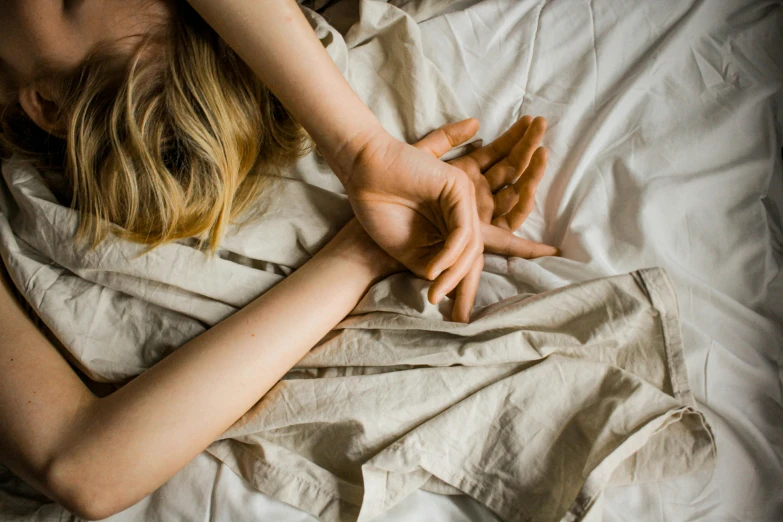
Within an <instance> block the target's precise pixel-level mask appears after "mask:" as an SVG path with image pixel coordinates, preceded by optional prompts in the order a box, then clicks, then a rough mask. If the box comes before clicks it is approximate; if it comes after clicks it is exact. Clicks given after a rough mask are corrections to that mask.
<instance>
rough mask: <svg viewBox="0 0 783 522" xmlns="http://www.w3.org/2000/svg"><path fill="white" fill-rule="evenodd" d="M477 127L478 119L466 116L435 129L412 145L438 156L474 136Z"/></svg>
mask: <svg viewBox="0 0 783 522" xmlns="http://www.w3.org/2000/svg"><path fill="white" fill-rule="evenodd" d="M478 129H479V121H478V120H477V119H476V118H468V119H467V120H462V121H458V122H456V123H449V124H446V125H443V126H442V127H440V128H438V129H435V130H434V131H432V132H430V133H429V134H427V135H426V136H425V137H423V138H422V139H420V140H419V141H418V142H416V143H415V144H414V145H413V146H414V147H416V148H417V149H419V150H423V151H424V152H427V153H429V154H432V155H433V156H435V157H436V158H440V157H441V156H443V155H444V154H446V153H447V152H448V151H450V150H451V149H453V148H454V147H457V146H459V145H462V144H463V143H465V142H466V141H468V140H469V139H470V138H472V137H473V136H475V135H476V132H478Z"/></svg>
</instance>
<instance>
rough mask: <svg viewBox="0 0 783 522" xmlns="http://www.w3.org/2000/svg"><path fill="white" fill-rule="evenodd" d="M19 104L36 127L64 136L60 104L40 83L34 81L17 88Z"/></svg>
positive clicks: (59, 136) (54, 134)
mask: <svg viewBox="0 0 783 522" xmlns="http://www.w3.org/2000/svg"><path fill="white" fill-rule="evenodd" d="M19 104H20V105H21V106H22V109H24V112H26V113H27V116H28V117H29V118H30V119H31V120H33V123H35V124H36V125H37V126H38V127H40V128H41V129H43V130H44V131H46V132H48V133H49V134H51V135H53V136H57V137H58V138H65V135H66V130H65V125H64V124H63V122H62V117H61V116H62V114H61V112H60V109H61V107H60V105H59V104H58V103H57V102H56V101H55V100H54V96H53V95H52V93H51V91H50V90H49V89H47V88H46V86H45V85H43V84H41V83H34V84H31V85H28V86H26V87H22V88H21V89H20V90H19Z"/></svg>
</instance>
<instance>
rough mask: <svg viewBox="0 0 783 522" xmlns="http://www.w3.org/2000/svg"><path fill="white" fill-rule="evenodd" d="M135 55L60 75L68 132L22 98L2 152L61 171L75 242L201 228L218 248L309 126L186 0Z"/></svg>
mask: <svg viewBox="0 0 783 522" xmlns="http://www.w3.org/2000/svg"><path fill="white" fill-rule="evenodd" d="M176 9H177V12H176V13H175V14H174V16H173V17H172V20H171V23H170V24H168V25H166V27H165V30H163V31H161V34H157V35H153V36H150V37H148V38H146V39H145V40H144V42H142V43H140V44H139V45H138V48H137V49H136V51H135V52H134V53H133V54H132V56H131V58H130V59H129V60H128V59H127V58H121V57H120V56H119V54H118V53H116V52H112V51H111V50H104V51H103V52H101V53H98V54H96V55H94V56H92V57H90V58H89V59H88V60H87V61H86V62H85V63H84V64H83V65H82V66H81V67H80V68H79V70H78V71H75V72H71V73H69V74H62V73H58V74H55V75H54V76H57V77H59V79H60V81H59V85H60V88H59V92H60V95H59V98H60V100H61V101H60V103H59V105H60V107H61V111H60V115H59V120H60V123H61V128H62V129H63V136H62V137H57V136H52V135H48V134H47V133H44V132H43V131H41V130H40V129H38V128H37V127H35V125H34V124H33V123H32V122H31V121H30V120H29V119H28V118H27V117H26V115H25V113H24V111H23V110H22V109H21V106H19V104H18V103H14V104H12V105H10V106H8V107H6V108H5V109H4V110H3V116H2V129H3V131H2V133H0V140H2V142H3V149H4V152H5V153H15V154H17V155H19V156H22V157H24V158H28V159H30V160H32V161H34V162H35V164H36V165H37V166H38V167H39V168H42V169H59V170H61V171H63V172H64V175H65V178H66V179H67V182H68V185H69V188H70V189H71V190H70V194H69V195H68V199H70V204H71V206H72V207H73V208H75V209H77V210H78V213H79V227H78V232H77V240H83V241H85V242H87V243H89V244H90V246H92V247H94V246H96V245H97V244H99V243H100V242H101V241H102V240H104V239H105V238H106V236H107V235H108V234H109V232H110V231H111V232H114V233H115V234H116V235H118V236H119V237H122V238H124V239H128V240H131V241H134V242H139V243H143V244H146V245H149V247H150V248H154V247H156V246H158V245H161V244H163V243H166V242H169V241H173V240H177V239H183V238H191V237H195V238H198V239H199V241H200V244H201V245H202V246H208V247H209V248H210V249H213V250H214V249H215V248H217V246H218V244H219V243H220V240H221V238H222V236H223V235H224V234H225V231H226V228H227V226H228V225H229V223H230V222H232V221H235V220H236V219H237V218H238V217H239V216H240V215H242V214H243V213H245V212H246V211H247V210H248V209H249V207H250V206H251V204H252V203H253V201H255V200H256V199H257V198H258V196H259V194H260V193H261V191H262V189H263V185H264V183H263V181H264V175H263V174H264V173H267V172H269V171H270V170H274V169H276V168H277V167H279V166H281V165H283V164H284V163H286V162H288V161H290V160H292V159H293V158H295V157H297V156H299V155H301V154H302V153H303V152H304V151H305V150H306V147H307V140H306V137H305V135H304V132H303V131H302V129H301V128H300V127H299V126H298V125H297V124H296V122H295V121H294V120H293V119H292V117H291V116H290V114H289V113H288V112H287V111H286V110H285V108H284V107H283V106H282V104H281V103H280V102H279V101H278V100H277V99H276V98H275V97H274V96H273V95H272V94H271V92H270V91H269V90H268V89H267V88H266V87H265V86H264V85H263V84H262V83H261V81H260V80H259V79H258V78H257V77H256V76H255V74H254V73H253V72H252V70H250V68H249V67H248V66H247V65H246V64H245V63H244V62H243V61H242V60H241V59H240V58H239V57H238V56H237V55H236V54H235V53H234V52H233V51H232V50H231V49H230V48H229V47H228V46H227V45H226V44H225V42H223V40H222V39H221V38H220V37H219V36H218V35H217V34H216V33H215V32H214V31H213V30H212V29H211V28H210V27H209V26H208V25H207V24H206V23H205V22H204V21H203V20H202V19H201V18H200V17H199V16H198V14H196V13H195V11H194V10H193V9H192V8H190V7H189V6H188V5H187V4H186V3H185V2H179V3H178V4H177V8H176Z"/></svg>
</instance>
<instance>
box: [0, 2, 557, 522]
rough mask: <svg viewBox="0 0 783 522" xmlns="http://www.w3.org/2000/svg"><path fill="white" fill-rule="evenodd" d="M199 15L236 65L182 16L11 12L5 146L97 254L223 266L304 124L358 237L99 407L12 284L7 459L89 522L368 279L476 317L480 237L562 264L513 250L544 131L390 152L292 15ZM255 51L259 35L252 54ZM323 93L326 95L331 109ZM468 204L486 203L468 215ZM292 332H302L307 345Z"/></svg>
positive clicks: (245, 404) (212, 423) (325, 327)
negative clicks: (191, 244)
mask: <svg viewBox="0 0 783 522" xmlns="http://www.w3.org/2000/svg"><path fill="white" fill-rule="evenodd" d="M203 4H204V5H199V4H195V6H196V7H197V8H198V9H203V14H204V15H205V16H207V18H208V19H209V20H210V22H211V23H213V24H214V25H215V27H216V28H217V29H218V30H219V31H220V32H221V33H222V34H231V35H232V40H231V41H229V44H231V45H232V46H234V47H235V48H236V49H237V50H238V51H239V53H240V55H242V56H244V57H246V58H248V60H247V62H246V63H245V62H243V61H242V60H240V59H239V58H238V57H237V56H236V55H235V54H234V53H233V52H232V51H231V50H230V49H229V48H228V47H227V46H226V45H225V44H224V43H223V42H222V41H221V40H220V39H219V38H218V37H217V36H216V35H215V34H214V32H212V31H211V30H210V28H209V27H208V26H207V25H205V24H204V23H203V21H202V20H201V19H200V18H199V17H198V16H196V15H195V14H194V13H193V12H192V11H191V10H190V9H189V8H188V7H187V5H182V4H175V3H166V2H150V1H146V2H123V3H120V2H98V1H95V2H92V1H90V0H82V1H81V2H66V3H64V4H59V3H56V2H51V1H41V2H37V1H36V2H30V1H25V2H21V1H20V2H6V3H4V4H3V5H2V7H1V8H0V9H1V10H2V11H3V12H0V15H2V16H0V20H2V22H0V24H2V25H3V27H0V34H3V35H4V36H3V37H2V38H0V57H1V58H2V60H3V78H4V83H5V84H6V87H7V89H6V90H7V93H6V94H5V99H4V100H5V103H6V104H7V108H6V110H5V111H4V134H5V136H4V141H5V143H6V146H7V148H8V149H10V150H12V151H15V152H17V153H20V154H25V155H27V156H28V157H30V158H31V159H32V160H35V161H37V162H38V163H39V165H40V166H48V167H53V168H55V169H56V168H57V167H58V166H59V168H60V169H61V170H64V172H65V176H66V180H67V182H68V183H67V187H66V188H67V190H65V191H64V193H63V194H62V197H63V198H65V199H68V200H70V201H71V203H72V204H73V205H74V206H75V207H76V208H77V209H78V210H79V211H80V213H81V228H80V232H81V237H82V238H84V239H88V240H91V242H92V243H93V244H94V243H96V242H99V241H100V240H102V239H103V238H104V237H105V236H106V235H107V233H108V232H109V229H108V226H107V225H106V222H111V223H114V224H115V225H117V226H114V227H113V228H112V230H111V231H112V232H113V233H115V234H117V235H119V236H122V237H125V238H128V239H131V240H136V241H140V242H144V243H147V244H149V245H150V247H154V246H156V245H159V244H162V243H164V242H167V241H171V240H174V239H179V238H185V237H194V236H195V237H198V238H200V239H201V240H202V242H203V244H204V245H208V246H210V247H211V248H215V247H217V245H218V243H219V241H220V238H221V237H222V235H223V233H224V231H225V228H226V226H227V224H228V223H229V221H230V220H232V219H236V218H238V217H240V214H241V213H242V212H243V211H245V210H247V209H249V208H250V206H251V203H252V202H253V200H254V199H255V198H256V197H258V196H259V193H260V192H261V188H262V186H263V183H262V181H263V178H262V177H261V176H260V174H261V171H262V170H264V169H265V168H274V167H275V166H277V165H281V164H283V163H284V162H285V161H286V160H288V159H290V158H292V157H294V156H296V154H297V153H298V152H299V151H300V150H301V149H300V148H301V143H302V137H301V134H300V132H299V131H298V127H297V124H295V123H294V121H297V122H298V123H299V124H301V125H302V126H303V127H304V129H305V130H306V131H307V132H308V133H309V134H310V135H311V136H312V138H313V140H314V142H315V143H316V145H318V147H319V148H320V149H321V151H322V153H323V154H324V156H325V157H326V158H327V160H328V161H329V162H330V164H331V165H332V167H333V168H334V170H335V172H336V173H337V175H338V176H339V177H340V179H341V180H342V181H343V182H344V183H345V185H346V190H347V192H348V193H349V195H350V197H351V201H352V204H353V206H354V209H355V210H356V213H357V217H359V220H360V221H361V223H362V225H363V226H364V227H365V228H366V229H367V230H368V231H369V235H368V233H366V232H365V231H364V229H363V228H362V226H360V225H359V223H358V222H356V221H353V222H351V223H349V224H348V225H347V226H346V227H345V228H344V229H343V231H342V232H340V234H338V235H337V236H336V237H335V238H334V239H333V240H332V241H331V242H330V243H329V244H328V245H327V246H326V247H325V248H324V249H323V250H322V251H321V252H319V253H318V254H317V255H316V256H315V257H314V258H313V259H312V260H311V261H310V262H308V263H307V264H306V265H304V266H303V267H302V268H301V269H299V270H298V271H296V272H295V273H294V274H293V275H292V276H290V277H289V278H287V279H286V280H285V281H284V282H283V283H281V284H279V285H278V286H277V287H275V288H274V289H273V290H271V291H269V292H267V293H266V294H264V295H263V296H262V297H260V298H258V299H257V300H256V301H254V302H253V303H251V304H250V305H249V306H247V307H246V308H244V309H243V310H242V311H240V312H239V313H237V314H235V315H234V316H232V317H230V318H229V319H227V320H225V321H224V322H222V323H220V324H219V325H218V326H216V327H214V328H213V329H211V330H209V331H207V332H206V333H204V334H203V335H201V336H199V337H197V338H196V339H194V340H192V341H191V342H189V343H187V344H186V345H185V346H183V347H182V348H180V349H179V350H178V351H177V352H175V353H174V354H173V355H172V356H170V357H167V358H166V359H165V360H163V361H162V362H161V363H159V364H157V365H156V366H155V367H154V368H153V369H151V370H150V371H148V372H145V373H144V374H143V375H141V376H140V377H138V378H136V379H135V380H133V381H132V382H131V383H129V384H128V385H126V386H125V387H123V388H122V389H120V390H119V391H117V392H115V393H113V394H111V395H109V396H107V397H103V398H98V397H96V396H95V395H93V394H92V393H91V392H90V391H89V390H88V388H86V387H85V385H84V384H82V382H81V381H80V380H79V379H78V377H77V376H76V374H75V373H74V372H73V371H72V370H71V369H70V368H69V366H68V365H67V363H66V362H65V360H64V359H63V358H62V357H61V356H60V355H59V354H58V353H57V351H56V350H55V349H54V348H53V347H52V346H51V344H49V343H48V342H47V341H46V340H45V338H44V337H43V336H42V335H41V334H40V333H39V332H38V331H36V330H35V328H34V327H33V326H32V324H31V323H30V321H29V319H27V318H26V317H25V316H24V314H23V313H22V311H21V309H20V307H19V305H18V304H17V303H16V302H15V301H14V300H13V298H12V295H11V291H10V286H9V285H8V283H7V282H4V283H3V286H2V289H1V290H0V332H2V334H0V335H1V336H0V351H2V357H0V423H2V425H3V426H4V427H5V429H4V430H3V431H2V433H0V459H1V460H2V462H3V463H4V464H5V465H7V466H8V467H9V468H10V469H12V470H13V471H15V472H16V473H17V474H19V475H20V476H21V477H22V478H24V479H25V480H26V481H28V482H29V483H30V484H32V485H34V486H35V487H37V488H39V489H40V490H41V491H42V492H44V493H46V494H47V495H48V496H50V497H51V498H53V499H54V500H56V501H58V502H60V503H62V504H63V505H65V506H66V507H67V508H68V509H70V510H71V511H73V512H75V513H76V514H79V515H81V516H83V517H85V518H104V517H106V516H108V515H110V514H112V513H115V512H117V511H119V510H122V509H124V508H126V507H127V506H129V505H131V504H133V503H134V502H136V501H138V500H139V499H140V498H142V497H143V496H145V495H147V494H148V493H150V492H151V491H153V490H154V489H156V488H157V487H158V486H160V485H161V484H162V483H163V482H165V481H166V480H167V479H168V478H169V477H170V476H171V475H173V474H174V473H175V472H176V471H177V470H178V469H180V468H181V467H182V466H184V465H185V463H187V462H188V461H189V460H190V459H191V458H192V457H193V456H194V455H196V454H197V453H198V452H199V451H201V450H203V449H204V448H205V447H206V446H207V445H208V444H209V443H210V442H212V441H213V440H214V439H215V438H216V437H217V436H218V435H219V434H220V433H222V432H223V431H225V430H226V429H227V428H228V426H230V425H231V424H232V423H233V422H234V421H235V420H236V419H238V418H239V417H240V416H241V415H242V414H243V413H244V412H245V411H247V410H248V409H249V408H250V407H251V406H252V405H253V404H254V403H255V402H257V401H258V400H259V398H260V397H261V396H263V395H264V394H265V393H266V392H267V391H268V390H269V389H270V388H271V387H272V386H273V385H274V384H275V383H276V382H277V380H278V379H280V377H282V376H283V375H284V374H285V373H286V372H287V371H288V370H289V369H290V368H291V367H292V366H293V365H294V364H295V363H296V361H298V360H299V359H300V358H301V357H302V356H303V355H304V354H305V353H306V352H307V351H308V350H309V349H310V348H311V347H312V346H314V345H315V344H316V342H317V341H318V340H320V339H321V338H322V337H323V335H324V334H325V333H327V332H328V331H329V330H330V329H331V328H332V327H333V326H334V325H335V324H337V323H338V322H339V321H340V320H341V319H342V318H343V317H344V316H345V315H347V314H348V313H349V312H350V310H351V309H352V308H353V306H354V305H355V304H356V303H357V302H358V300H359V298H360V297H361V296H362V294H363V293H364V292H365V291H366V289H367V288H368V287H369V286H370V285H371V284H372V282H373V281H375V280H377V279H379V278H382V277H385V276H386V275H388V274H390V273H392V272H395V271H399V270H401V269H402V265H401V264H400V262H402V264H404V265H405V266H407V267H408V268H410V269H412V270H414V272H416V273H417V274H421V275H429V276H432V278H434V279H435V282H434V284H433V285H432V289H431V290H430V297H431V299H432V300H434V301H437V300H440V299H441V298H442V297H443V296H444V295H445V294H447V293H448V292H450V291H451V290H452V289H453V288H454V287H455V286H456V285H457V283H458V282H460V281H461V280H463V278H464V277H465V276H466V274H467V279H466V280H464V281H463V282H462V286H461V287H460V288H461V290H458V296H457V300H458V303H460V304H459V305H458V307H457V308H458V310H457V311H456V312H455V315H456V316H457V318H459V319H462V320H466V319H467V313H468V311H469V309H470V303H471V302H472V299H473V296H472V295H471V292H472V293H473V294H475V285H477V283H478V273H479V272H480V268H481V266H480V265H481V262H480V257H477V256H478V254H480V250H481V248H480V245H479V247H475V237H474V236H475V234H476V233H478V230H479V229H481V230H482V232H483V235H484V243H485V246H486V247H487V248H488V249H490V250H493V249H494V250H496V251H500V252H501V253H506V254H515V255H527V256H528V257H530V256H531V255H537V254H548V253H553V249H551V248H549V247H545V246H543V245H536V244H531V243H528V242H524V241H522V240H519V239H518V238H516V237H515V236H513V235H512V234H511V233H510V230H514V229H516V228H518V226H519V225H521V222H522V221H524V218H525V217H526V215H527V213H528V212H529V210H530V205H531V204H532V195H533V193H534V190H535V186H536V184H537V181H538V180H539V179H540V177H541V175H542V174H543V169H544V166H545V162H546V154H545V151H544V150H543V149H539V148H538V144H539V143H540V140H541V137H542V135H543V132H544V126H545V122H543V120H541V119H537V120H534V121H531V119H530V118H524V119H522V120H520V122H519V123H518V124H517V125H515V126H514V127H512V128H511V129H510V130H509V131H508V132H507V133H506V134H504V135H503V136H502V137H501V138H499V139H498V140H497V141H496V142H495V143H493V144H491V145H489V146H487V147H485V148H482V149H479V150H477V151H475V152H473V153H472V154H471V155H470V156H467V157H465V158H461V159H459V160H456V162H454V164H453V165H447V164H444V163H440V162H437V161H435V160H434V158H435V157H437V156H439V155H441V154H443V153H445V152H446V151H448V150H449V149H450V148H451V147H452V146H454V145H456V144H459V143H462V142H464V141H466V140H467V139H469V138H470V137H471V136H472V135H473V134H474V133H475V131H476V123H475V121H473V120H468V121H466V122H461V123H459V124H453V125H449V126H446V127H444V128H442V129H440V130H439V131H436V132H435V133H433V134H431V135H430V136H428V137H426V138H425V139H423V140H422V141H421V142H419V143H418V144H417V146H416V147H411V146H408V145H405V144H401V143H399V142H395V141H394V140H392V139H391V138H390V137H389V136H388V135H386V134H385V132H384V131H383V130H382V129H381V128H380V127H379V125H378V124H377V121H375V119H374V117H373V116H372V114H371V113H370V112H369V110H367V109H366V107H364V105H363V104H361V102H360V101H359V100H358V99H357V98H356V96H355V95H354V94H353V93H352V91H350V87H348V85H347V84H346V83H345V82H344V80H342V78H341V77H340V75H339V73H338V72H337V70H336V68H335V67H334V65H333V64H332V63H331V61H330V60H329V59H328V56H327V55H326V54H325V52H324V50H323V48H322V47H321V46H320V43H319V42H318V41H317V39H316V38H315V37H314V36H313V34H312V31H311V30H310V28H309V26H308V25H307V24H306V22H305V21H304V19H303V18H302V16H301V13H300V12H299V11H298V8H297V7H296V5H295V4H293V2H291V3H288V4H282V3H281V4H276V7H275V9H276V10H274V11H273V10H271V9H267V10H265V11H264V12H263V13H262V12H261V10H260V8H259V7H257V4H258V3H250V2H248V3H247V5H246V4H245V2H233V3H232V2H227V3H225V4H222V8H223V10H219V9H217V8H215V5H216V4H214V3H209V2H204V3H203ZM210 9H212V11H210ZM53 10H54V11H53ZM227 13H232V16H236V18H235V19H234V18H232V17H231V16H227ZM262 14H263V16H262ZM243 27H244V30H243ZM250 27H253V28H254V29H253V30H252V31H251V30H250ZM259 34H263V35H265V36H264V38H263V39H262V40H260V41H256V40H255V38H256V35H259ZM292 42H293V43H295V44H296V45H292ZM251 58H252V59H251ZM305 66H306V67H305ZM251 69H252V70H251ZM253 71H255V72H256V73H259V74H258V76H260V77H261V80H262V81H263V83H262V82H261V81H258V79H257V78H256V77H255V76H254V75H253ZM267 85H268V86H269V88H270V89H271V91H272V92H274V93H275V95H276V96H277V98H279V100H280V102H282V105H281V103H280V102H278V101H277V99H275V97H273V96H272V95H271V94H270V92H269V91H267V90H266V87H265V86H267ZM315 86H317V87H318V89H319V90H318V92H315V89H314V87H315ZM323 90H326V91H327V92H330V93H333V94H332V97H330V98H329V99H328V100H325V99H324V98H323V97H322V96H321V94H320V92H321V91H323ZM284 106H285V107H287V108H288V109H289V111H286V110H285V109H284V108H283V107H284ZM259 108H260V110H259ZM33 124H34V125H33ZM37 129H41V131H39V130H37ZM42 144H43V145H42ZM534 151H535V152H534ZM63 166H64V169H63ZM485 172H486V174H487V177H486V178H485V177H484V176H482V173H485ZM516 179H519V181H517V182H516V183H514V180H516ZM488 180H489V181H488ZM474 184H475V187H477V188H475V189H474ZM506 185H508V186H509V188H508V189H506V190H500V189H501V188H502V187H504V186H506ZM491 189H495V190H496V192H497V194H496V195H495V197H493V196H492V193H491V192H490V190H491ZM474 190H475V192H476V193H478V194H480V195H481V196H482V204H481V206H480V207H478V211H477V209H476V206H475V196H474ZM517 194H522V195H523V196H524V197H522V198H519V197H518V196H517ZM517 200H519V201H517ZM477 212H480V213H481V217H482V218H483V220H484V221H485V224H484V225H478V223H477V222H478V213H477ZM493 215H494V219H493ZM490 220H492V222H493V223H494V224H493V225H490V224H489V223H488V222H489V221H490ZM447 235H448V239H446V241H445V246H444V241H443V238H444V237H445V236H447ZM371 236H372V238H374V239H375V240H376V241H377V242H378V244H381V245H383V249H381V248H379V247H378V246H377V245H376V242H375V241H373V239H371ZM441 246H444V249H443V250H442V251H441ZM384 250H386V251H388V252H390V253H391V254H392V256H393V257H392V256H390V255H389V254H387V253H386V251H384ZM477 260H478V261H477ZM477 266H478V272H476V267H477ZM471 285H473V286H471ZM324 292H327V293H328V295H330V296H331V300H330V303H329V307H328V308H327V309H325V308H324V307H323V306H322V305H321V296H322V295H324ZM291 310H296V311H297V313H296V314H291V313H290V311H291ZM302 314H304V315H306V316H307V317H308V318H309V320H310V324H311V328H310V329H308V330H304V329H302V328H301V327H300V322H299V317H300V316H301V315H302ZM283 340H284V341H283ZM109 462H110V463H111V466H110V467H109V466H107V465H105V464H104V463H109ZM117 470H122V472H121V474H118V471H117Z"/></svg>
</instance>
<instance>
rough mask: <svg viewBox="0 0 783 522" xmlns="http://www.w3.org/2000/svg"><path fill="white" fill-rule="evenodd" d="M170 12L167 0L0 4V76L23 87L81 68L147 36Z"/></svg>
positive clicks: (7, 0) (17, 0) (14, 0)
mask: <svg viewBox="0 0 783 522" xmlns="http://www.w3.org/2000/svg"><path fill="white" fill-rule="evenodd" d="M166 12H167V11H166V2H165V1H163V0H0V75H2V76H5V79H6V80H8V79H13V80H14V82H15V83H16V84H19V85H25V84H27V83H29V82H31V81H33V80H35V79H36V78H37V76H38V75H40V74H41V71H43V70H45V69H47V68H49V69H51V68H55V69H71V68H74V67H77V66H78V65H79V64H80V63H81V62H82V61H83V60H84V59H85V58H86V57H87V56H88V55H89V54H90V53H91V52H92V51H94V50H95V49H96V48H97V47H98V46H100V45H102V44H116V43H118V42H119V43H122V42H123V41H126V40H127V41H128V42H131V41H132V40H133V37H134V36H139V35H144V34H146V33H147V32H148V31H149V30H150V28H151V27H152V25H153V24H154V23H156V22H160V17H162V16H165V15H166ZM129 49H130V46H129ZM0 79H1V78H0Z"/></svg>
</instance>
